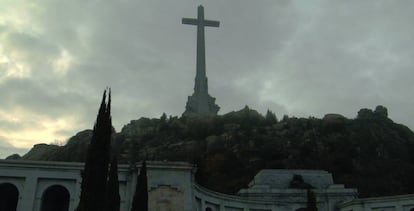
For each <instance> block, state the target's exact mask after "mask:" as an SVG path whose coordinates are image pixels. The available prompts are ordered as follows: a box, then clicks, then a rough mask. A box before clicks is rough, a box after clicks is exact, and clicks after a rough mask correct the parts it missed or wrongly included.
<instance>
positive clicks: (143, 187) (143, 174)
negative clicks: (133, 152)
mask: <svg viewBox="0 0 414 211" xmlns="http://www.w3.org/2000/svg"><path fill="white" fill-rule="evenodd" d="M147 182H148V181H147V164H146V162H145V160H144V161H143V162H142V167H141V170H140V172H139V175H138V178H137V185H136V188H135V194H134V200H133V201H132V207H131V211H148V184H147Z"/></svg>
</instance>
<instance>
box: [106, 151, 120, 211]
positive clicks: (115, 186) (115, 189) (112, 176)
mask: <svg viewBox="0 0 414 211" xmlns="http://www.w3.org/2000/svg"><path fill="white" fill-rule="evenodd" d="M106 202H107V205H106V210H107V211H119V210H120V204H121V197H120V196H119V180H118V159H117V157H116V156H114V157H113V158H112V162H111V168H110V169H109V179H108V189H107V201H106Z"/></svg>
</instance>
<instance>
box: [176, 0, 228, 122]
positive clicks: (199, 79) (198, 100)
mask: <svg viewBox="0 0 414 211" xmlns="http://www.w3.org/2000/svg"><path fill="white" fill-rule="evenodd" d="M197 16H198V17H197V19H193V18H183V19H182V23H183V24H189V25H196V26H197V63H196V77H195V84H194V93H193V94H192V95H191V96H189V97H188V100H187V104H186V106H185V112H184V113H183V116H205V115H216V114H217V112H218V111H219V109H220V107H219V106H218V105H217V104H216V103H215V101H216V99H215V98H214V97H211V96H210V95H209V93H208V79H207V76H206V48H205V33H204V28H205V27H206V26H209V27H219V25H220V22H218V21H212V20H205V19H204V8H203V6H201V5H200V6H199V7H198V15H197Z"/></svg>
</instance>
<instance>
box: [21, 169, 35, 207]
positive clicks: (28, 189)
mask: <svg viewBox="0 0 414 211" xmlns="http://www.w3.org/2000/svg"><path fill="white" fill-rule="evenodd" d="M36 188H37V177H35V176H28V177H26V180H25V183H24V188H23V193H22V198H21V199H22V201H21V203H19V207H18V208H19V209H18V210H32V208H33V206H34V202H35V197H36Z"/></svg>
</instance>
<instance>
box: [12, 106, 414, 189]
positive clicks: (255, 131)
mask: <svg viewBox="0 0 414 211" xmlns="http://www.w3.org/2000/svg"><path fill="white" fill-rule="evenodd" d="M91 135H92V132H91V130H85V131H82V132H79V133H78V134H76V135H75V136H73V137H72V138H70V139H69V140H68V142H67V144H66V145H65V146H53V145H45V144H38V145H35V146H34V147H33V149H32V150H30V151H29V152H28V153H27V154H26V155H24V156H23V157H21V158H20V159H30V160H56V161H83V160H84V159H85V154H86V149H87V146H88V144H89V141H90V138H91ZM112 145H113V146H112V149H113V151H114V153H116V154H119V157H120V161H121V162H125V163H127V162H135V161H138V160H141V159H148V160H172V161H176V160H179V161H189V162H192V163H195V164H197V165H198V167H199V169H198V172H197V175H196V179H197V181H198V183H200V184H202V185H204V186H206V187H208V188H211V189H213V190H216V191H219V192H223V193H230V194H231V193H235V192H237V191H238V190H239V189H240V188H243V187H245V186H246V185H247V184H248V182H249V181H250V180H251V178H252V177H253V176H254V175H255V174H256V173H257V172H258V171H259V170H260V169H264V168H277V169H324V170H327V171H329V172H332V173H333V175H334V179H335V182H336V183H343V184H345V185H346V186H347V187H352V188H358V190H359V191H360V195H361V196H382V195H395V194H406V193H414V192H413V190H414V180H413V178H414V153H413V152H414V133H413V132H412V131H411V130H410V129H409V128H407V127H406V126H404V125H401V124H397V123H394V122H393V121H392V120H391V119H389V118H388V113H387V109H386V108H385V107H383V106H378V107H376V109H374V110H371V109H361V110H360V111H359V112H358V114H357V116H356V118H354V119H348V118H345V117H343V116H342V115H339V114H327V115H325V116H324V117H323V118H322V119H318V118H314V117H309V118H295V117H288V116H284V117H283V118H282V119H281V120H277V118H276V116H275V115H274V114H273V113H272V112H270V111H268V112H267V113H266V114H265V115H261V114H259V113H258V112H257V111H255V110H253V109H250V108H249V107H247V106H246V107H245V108H243V109H242V110H240V111H237V112H230V113H228V114H225V115H221V116H215V117H209V118H189V117H181V118H178V117H167V116H166V115H165V114H164V115H163V116H161V117H160V118H154V119H149V118H140V119H138V120H132V121H131V122H130V123H129V124H127V125H125V126H124V127H123V128H122V130H121V131H120V132H118V133H116V132H114V133H113V143H112ZM14 158H15V159H16V157H14ZM17 159H18V158H17Z"/></svg>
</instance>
